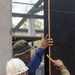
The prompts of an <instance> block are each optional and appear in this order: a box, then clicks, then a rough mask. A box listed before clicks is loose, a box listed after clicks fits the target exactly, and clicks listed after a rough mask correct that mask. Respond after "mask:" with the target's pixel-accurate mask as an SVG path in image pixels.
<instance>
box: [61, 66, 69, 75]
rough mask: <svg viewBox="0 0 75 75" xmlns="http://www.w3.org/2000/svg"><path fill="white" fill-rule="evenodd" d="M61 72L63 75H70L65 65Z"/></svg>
mask: <svg viewBox="0 0 75 75" xmlns="http://www.w3.org/2000/svg"><path fill="white" fill-rule="evenodd" d="M60 71H61V75H70V73H69V71H68V69H67V68H66V67H65V66H64V65H61V66H60Z"/></svg>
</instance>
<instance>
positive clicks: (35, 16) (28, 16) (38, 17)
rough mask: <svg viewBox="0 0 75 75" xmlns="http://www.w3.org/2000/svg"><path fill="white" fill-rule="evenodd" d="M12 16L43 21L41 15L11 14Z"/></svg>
mask: <svg viewBox="0 0 75 75" xmlns="http://www.w3.org/2000/svg"><path fill="white" fill-rule="evenodd" d="M12 16H13V17H23V18H35V19H44V16H41V15H31V14H19V13H12Z"/></svg>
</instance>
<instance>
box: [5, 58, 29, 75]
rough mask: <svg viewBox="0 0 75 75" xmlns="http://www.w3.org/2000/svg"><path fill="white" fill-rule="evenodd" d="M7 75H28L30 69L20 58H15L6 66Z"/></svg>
mask: <svg viewBox="0 0 75 75" xmlns="http://www.w3.org/2000/svg"><path fill="white" fill-rule="evenodd" d="M6 75H28V67H27V66H26V65H25V63H24V62H23V61H22V60H20V59H19V58H13V59H11V60H9V61H8V62H7V64H6Z"/></svg>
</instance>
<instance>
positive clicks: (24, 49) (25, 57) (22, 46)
mask: <svg viewBox="0 0 75 75" xmlns="http://www.w3.org/2000/svg"><path fill="white" fill-rule="evenodd" d="M33 49H34V47H33V46H30V45H29V44H28V42H27V41H25V40H20V41H18V42H16V43H15V44H14V45H13V53H14V57H17V58H20V59H21V60H22V61H23V62H24V63H26V64H28V62H29V61H30V59H31V50H33Z"/></svg>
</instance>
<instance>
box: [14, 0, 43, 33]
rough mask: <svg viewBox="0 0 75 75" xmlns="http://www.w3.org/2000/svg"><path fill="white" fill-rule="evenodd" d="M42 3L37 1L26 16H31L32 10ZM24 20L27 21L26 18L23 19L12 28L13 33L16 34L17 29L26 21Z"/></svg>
mask: <svg viewBox="0 0 75 75" xmlns="http://www.w3.org/2000/svg"><path fill="white" fill-rule="evenodd" d="M42 2H43V0H39V1H38V2H37V3H36V4H35V5H34V6H33V8H32V9H31V10H30V11H29V12H28V14H33V9H34V8H38V7H39V5H40V4H41V3H42ZM26 19H27V18H23V19H22V20H21V21H20V22H19V23H18V25H17V26H16V27H15V28H14V31H15V32H16V31H17V30H18V29H19V27H20V26H21V25H22V24H23V23H24V22H25V21H26Z"/></svg>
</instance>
